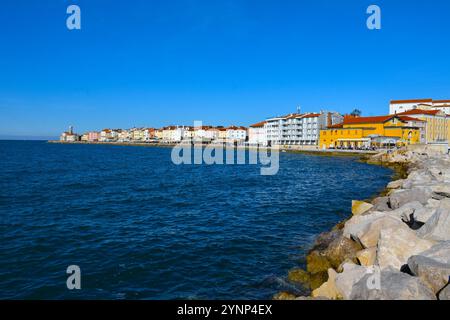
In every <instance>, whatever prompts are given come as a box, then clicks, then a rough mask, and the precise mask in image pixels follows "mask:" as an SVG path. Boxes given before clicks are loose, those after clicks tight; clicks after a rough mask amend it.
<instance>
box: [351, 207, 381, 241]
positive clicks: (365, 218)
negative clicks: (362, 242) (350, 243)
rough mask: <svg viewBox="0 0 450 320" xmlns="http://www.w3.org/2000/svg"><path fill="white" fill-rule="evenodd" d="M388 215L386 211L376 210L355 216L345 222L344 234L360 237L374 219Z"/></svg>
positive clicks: (354, 237)
mask: <svg viewBox="0 0 450 320" xmlns="http://www.w3.org/2000/svg"><path fill="white" fill-rule="evenodd" d="M386 215H387V214H386V212H378V211H376V212H372V213H370V214H368V215H359V216H353V217H352V218H351V219H350V220H348V221H347V222H346V223H345V226H344V231H343V235H344V237H347V238H353V239H358V238H359V236H360V235H362V234H363V233H364V232H366V231H367V229H368V228H369V226H370V224H371V223H372V222H373V221H375V220H377V219H379V218H382V217H385V216H386Z"/></svg>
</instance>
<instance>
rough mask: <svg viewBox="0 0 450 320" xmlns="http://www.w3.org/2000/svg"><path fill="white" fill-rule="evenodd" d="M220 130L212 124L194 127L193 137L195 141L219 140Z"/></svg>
mask: <svg viewBox="0 0 450 320" xmlns="http://www.w3.org/2000/svg"><path fill="white" fill-rule="evenodd" d="M218 137H219V130H218V129H216V128H214V127H211V126H199V127H194V135H193V139H194V140H195V141H204V142H211V141H213V140H217V138H218Z"/></svg>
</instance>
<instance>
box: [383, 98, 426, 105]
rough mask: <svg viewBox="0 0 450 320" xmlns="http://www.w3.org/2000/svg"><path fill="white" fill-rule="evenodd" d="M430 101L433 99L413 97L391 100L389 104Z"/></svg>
mask: <svg viewBox="0 0 450 320" xmlns="http://www.w3.org/2000/svg"><path fill="white" fill-rule="evenodd" d="M427 102H429V103H432V102H433V99H413V100H392V101H391V104H402V103H427Z"/></svg>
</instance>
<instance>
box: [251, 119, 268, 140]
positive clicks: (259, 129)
mask: <svg viewBox="0 0 450 320" xmlns="http://www.w3.org/2000/svg"><path fill="white" fill-rule="evenodd" d="M265 124H266V121H262V122H258V123H255V124H252V125H251V126H250V127H249V128H248V144H249V145H251V146H267V130H266V127H265V126H264V125H265Z"/></svg>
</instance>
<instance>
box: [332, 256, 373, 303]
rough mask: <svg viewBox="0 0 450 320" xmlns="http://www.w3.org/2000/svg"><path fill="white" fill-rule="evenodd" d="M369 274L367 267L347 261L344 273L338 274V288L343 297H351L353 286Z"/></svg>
mask: <svg viewBox="0 0 450 320" xmlns="http://www.w3.org/2000/svg"><path fill="white" fill-rule="evenodd" d="M366 274H367V269H366V268H365V267H363V266H359V265H356V264H351V263H346V264H344V266H343V271H342V273H338V274H337V275H336V279H335V284H336V290H337V292H338V293H339V295H340V296H342V298H343V299H345V300H348V299H350V295H351V293H352V289H353V286H354V285H355V283H357V282H358V281H359V280H361V278H362V277H364V276H365V275H366Z"/></svg>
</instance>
